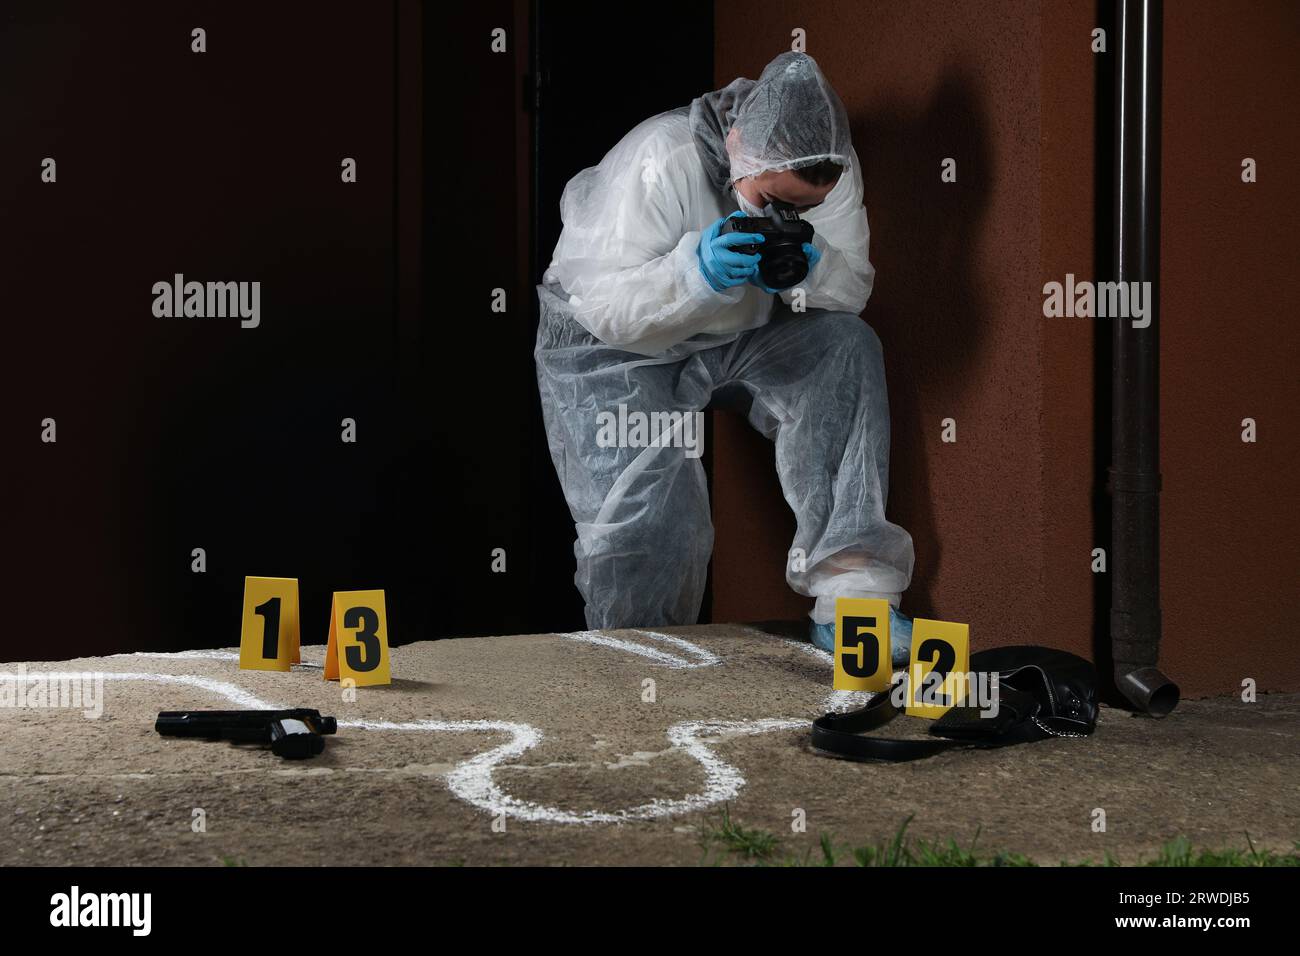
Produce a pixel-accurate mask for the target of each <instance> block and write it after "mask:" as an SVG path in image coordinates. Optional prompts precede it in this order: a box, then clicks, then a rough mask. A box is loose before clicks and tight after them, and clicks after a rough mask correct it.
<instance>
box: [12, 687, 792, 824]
mask: <svg viewBox="0 0 1300 956" xmlns="http://www.w3.org/2000/svg"><path fill="white" fill-rule="evenodd" d="M71 676H79V675H72V674H60V673H41V674H11V673H3V672H0V680H12V681H15V682H21V683H30V682H33V681H39V680H58V679H60V678H62V677H71ZM102 676H103V678H104V679H105V680H113V681H129V680H139V681H148V682H152V683H159V684H180V685H184V686H189V687H195V688H198V689H200V690H204V691H207V692H209V693H212V694H216V695H218V696H221V697H224V698H226V699H227V700H229V701H230V702H232V703H234V704H238V705H240V706H241V707H245V708H248V709H250V710H276V709H278V708H277V707H276V705H274V704H271V703H268V702H267V701H264V700H262V699H261V698H259V697H257V696H256V695H254V694H251V693H249V692H248V691H246V690H244V689H243V688H241V687H238V686H236V685H234V684H231V683H228V682H226V681H220V680H214V679H212V678H208V677H198V676H195V675H192V674H152V673H141V672H134V671H107V672H103V675H102ZM806 724H807V721H806V720H779V719H771V718H769V719H763V720H731V721H685V722H682V723H678V724H674V725H673V726H671V727H669V728H668V740H669V743H670V745H671V747H672V748H673V749H681V750H683V751H685V753H686V754H687V755H689V756H690V757H692V758H694V759H695V760H696V761H697V762H698V763H699V764H700V765H701V766H702V767H703V768H704V775H705V787H704V790H703V792H701V793H698V794H689V795H687V796H685V797H682V798H680V799H677V800H659V799H655V800H651V801H650V802H649V803H644V804H639V805H637V806H634V807H629V808H627V809H623V810H617V811H600V810H583V811H570V810H563V809H560V808H559V807H547V806H543V805H541V804H538V803H534V802H532V801H528V800H520V799H518V798H517V797H513V796H511V795H510V794H508V793H506V792H505V791H503V790H502V789H501V788H500V787H498V786H497V784H496V781H495V780H494V779H493V774H494V772H495V770H496V768H497V767H498V766H500V765H501V764H502V763H504V762H505V761H507V760H512V759H517V758H518V757H520V756H522V755H523V754H524V753H526V752H527V751H529V750H531V749H532V748H534V747H536V746H537V745H538V744H540V743H541V742H542V733H541V731H539V730H538V729H537V728H536V727H533V726H532V725H531V724H525V723H516V722H512V721H493V720H413V721H403V722H394V721H386V720H343V721H339V726H340V727H351V728H356V729H358V730H407V731H410V730H414V731H428V732H451V733H464V732H473V731H491V732H498V733H507V734H509V735H510V740H509V741H508V742H506V743H505V744H502V745H501V746H499V747H495V748H493V749H491V750H488V751H485V752H484V753H481V754H478V755H476V756H474V757H471V758H470V759H468V760H465V761H462V762H461V763H459V764H457V765H456V766H455V767H453V768H452V770H451V771H450V772H449V773H448V774H447V786H448V789H449V790H450V791H451V792H452V794H454V795H455V796H456V797H458V798H459V799H461V800H464V801H465V802H466V803H469V804H471V805H473V806H475V807H478V808H480V809H482V810H485V811H487V812H488V813H490V814H492V815H493V816H497V815H501V814H504V815H506V816H508V817H513V818H514V819H517V820H526V821H534V822H549V823H578V824H591V823H624V822H629V821H632V820H652V819H656V818H660V817H669V816H675V815H678V814H682V813H691V812H696V811H699V810H703V809H705V808H706V807H709V806H712V805H713V804H716V803H719V802H721V801H724V800H730V799H732V798H734V797H735V796H736V795H737V794H739V792H740V788H741V787H743V786H744V784H745V778H744V777H743V776H742V775H741V773H740V771H739V770H738V769H736V768H735V767H734V766H732V765H731V764H729V763H727V762H726V761H725V760H723V759H722V758H720V757H719V756H718V755H717V754H715V753H714V752H713V751H712V750H711V749H710V747H709V743H708V742H706V741H705V740H702V739H701V737H702V736H722V737H733V736H742V735H753V734H761V733H768V732H770V731H775V730H792V729H794V728H797V727H803V726H806Z"/></svg>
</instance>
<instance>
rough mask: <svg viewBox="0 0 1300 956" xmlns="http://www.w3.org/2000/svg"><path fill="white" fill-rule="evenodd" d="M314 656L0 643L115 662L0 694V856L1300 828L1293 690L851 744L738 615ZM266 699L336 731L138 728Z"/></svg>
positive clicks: (1067, 851)
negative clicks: (385, 659) (986, 745)
mask: <svg viewBox="0 0 1300 956" xmlns="http://www.w3.org/2000/svg"><path fill="white" fill-rule="evenodd" d="M323 652H324V648H323V647H319V646H316V647H305V648H304V649H303V657H304V664H303V665H302V666H300V667H296V668H295V669H294V670H293V671H292V672H291V673H267V672H257V671H241V670H239V669H238V662H237V658H236V656H235V653H234V651H233V650H231V651H202V652H187V653H185V654H180V655H157V654H152V655H151V654H136V655H119V656H114V657H107V658H94V659H82V660H75V661H66V662H60V663H58V664H27V665H17V664H0V683H3V681H4V680H5V677H4V676H3V675H4V674H10V675H12V674H16V673H17V674H21V673H24V670H23V668H24V667H25V668H26V671H25V672H26V674H27V676H28V677H29V678H30V677H33V676H36V675H37V674H38V672H39V673H47V672H50V671H75V672H84V671H92V672H93V671H102V672H104V674H105V682H104V685H103V687H104V709H103V714H102V716H101V717H99V718H98V719H87V718H86V717H84V716H83V715H82V713H81V712H80V711H78V710H69V709H51V708H46V709H33V708H31V707H12V706H4V707H0V845H2V846H4V847H5V850H6V852H5V854H4V861H5V862H7V863H10V864H88V865H96V864H141V865H146V864H147V865H160V864H167V865H222V864H232V863H244V864H248V865H261V864H330V865H340V864H342V865H346V864H458V863H466V864H561V863H563V864H693V863H699V862H701V861H702V859H703V858H704V853H703V851H702V849H701V843H700V831H701V828H702V827H706V826H707V825H708V824H709V823H710V822H716V821H717V820H718V819H719V816H720V813H721V811H722V809H723V808H724V806H726V807H728V808H729V811H730V816H731V818H732V820H733V821H735V822H737V823H740V824H742V825H744V826H747V827H759V828H763V829H765V830H769V831H771V832H773V833H775V834H776V835H777V836H778V838H779V839H780V853H779V855H780V856H793V857H800V856H802V855H803V854H804V853H805V851H808V850H811V849H813V848H814V847H815V846H816V843H817V840H818V838H819V835H820V834H821V833H823V832H825V833H828V834H830V835H831V837H832V839H833V841H834V842H835V843H836V844H840V845H845V846H848V845H853V846H858V845H865V844H875V843H879V842H881V841H884V840H887V839H888V838H890V837H891V836H892V835H893V834H894V833H895V831H896V830H897V828H898V827H899V825H900V824H901V823H902V822H903V820H904V819H905V818H906V817H907V816H908V815H911V814H915V818H914V820H913V821H912V824H911V826H910V828H909V831H908V832H909V833H910V834H912V835H914V836H916V837H920V838H924V839H931V840H933V839H940V840H947V839H948V838H950V837H952V838H956V839H957V841H958V842H960V843H969V842H970V840H971V839H972V838H973V837H974V835H975V832H976V830H977V828H978V829H979V830H980V836H979V846H980V847H982V848H984V849H985V850H990V851H991V850H995V849H997V850H1006V851H1013V852H1018V853H1022V854H1025V855H1027V856H1029V857H1031V858H1033V859H1035V860H1037V861H1039V862H1042V863H1047V864H1051V863H1057V862H1059V861H1061V860H1062V859H1069V860H1081V859H1085V858H1090V859H1094V860H1096V859H1100V858H1101V857H1102V856H1103V854H1104V853H1105V852H1106V851H1110V852H1111V853H1113V854H1115V855H1116V856H1118V857H1119V859H1120V860H1121V861H1122V862H1134V861H1136V860H1137V859H1138V858H1139V856H1141V855H1147V856H1149V855H1151V854H1153V853H1154V852H1155V851H1156V849H1157V848H1158V847H1159V846H1160V845H1161V844H1162V843H1164V842H1165V841H1167V840H1169V839H1172V838H1174V837H1177V836H1184V837H1187V838H1188V839H1189V840H1191V841H1192V843H1193V844H1194V845H1196V846H1198V847H1209V848H1222V847H1229V846H1231V847H1244V846H1245V836H1244V834H1245V833H1246V832H1249V834H1250V837H1251V839H1252V840H1253V841H1254V842H1255V845H1256V846H1257V847H1259V848H1261V849H1265V848H1266V849H1272V850H1277V851H1290V850H1292V849H1293V843H1294V841H1295V840H1296V839H1297V838H1300V807H1298V806H1297V801H1296V785H1297V782H1300V757H1297V751H1298V750H1300V748H1298V747H1297V739H1296V737H1297V734H1296V728H1297V721H1296V716H1297V714H1298V713H1300V695H1264V696H1262V697H1261V698H1260V699H1259V701H1258V702H1257V703H1253V704H1246V703H1242V702H1240V701H1238V700H1236V699H1215V700H1202V701H1187V702H1184V703H1183V704H1181V705H1180V706H1179V708H1178V710H1176V711H1175V713H1174V714H1173V715H1172V716H1170V717H1169V718H1166V719H1164V720H1152V719H1149V718H1140V717H1134V716H1130V715H1129V714H1127V713H1125V712H1122V711H1118V710H1114V709H1105V710H1103V713H1102V717H1101V721H1100V724H1099V726H1098V729H1097V733H1096V735H1095V736H1093V737H1092V738H1089V739H1062V740H1051V741H1044V742H1041V743H1035V744H1030V745H1026V746H1021V747H1016V748H1009V749H1005V750H999V751H986V752H973V751H957V752H949V753H945V754H941V755H939V756H937V757H933V758H931V759H928V760H921V761H916V762H913V763H905V764H859V763H851V762H846V761H838V760H831V759H827V758H825V757H821V756H818V755H816V754H814V753H812V752H811V751H810V750H809V746H808V730H809V727H808V724H809V721H810V720H811V719H812V718H813V717H815V716H816V715H818V714H820V713H822V712H823V711H824V710H826V709H827V708H828V707H829V706H834V707H836V708H837V709H842V708H843V707H845V706H847V705H848V704H849V703H850V701H847V700H845V699H843V696H844V695H834V694H832V692H831V690H830V678H831V668H830V659H829V655H826V654H824V653H822V652H820V651H817V650H815V649H814V648H812V647H811V646H810V645H808V644H806V643H803V642H799V641H794V640H790V639H786V638H782V637H779V636H775V635H773V634H771V633H765V632H764V631H761V630H758V629H756V628H752V627H744V626H723V625H710V626H699V627H686V628H669V629H665V630H664V631H661V632H650V631H614V632H605V633H584V634H572V635H553V634H543V635H533V636H511V637H491V638H479V639H473V640H446V641H432V642H424V643H419V644H413V645H408V646H406V647H400V648H396V649H394V651H393V653H392V662H393V665H392V666H393V674H394V682H393V684H392V685H391V686H389V687H384V688H362V689H360V690H358V691H357V692H356V693H357V700H356V701H355V702H351V703H348V702H344V701H342V700H341V699H340V697H341V693H340V688H339V686H338V685H337V684H335V683H328V682H325V681H324V680H322V678H321V671H320V661H321V659H322V656H323ZM648 682H653V684H651V683H648ZM258 706H260V707H281V706H298V707H315V708H318V709H319V710H321V711H322V712H323V713H328V714H334V715H336V716H337V717H338V718H339V720H340V722H341V723H343V724H344V726H342V727H341V729H340V731H339V733H338V735H337V736H336V737H333V738H330V739H329V741H328V745H327V747H326V750H325V753H324V754H323V755H321V756H320V757H317V758H315V759H313V760H309V761H301V762H286V761H283V760H281V759H279V758H277V757H275V756H273V755H272V754H271V753H270V752H269V751H265V750H260V749H256V748H250V747H246V746H235V745H231V744H229V743H226V742H205V741H191V740H176V739H163V738H161V737H159V735H158V734H156V733H155V732H154V730H153V721H154V717H155V716H156V714H157V712H158V711H159V710H175V709H181V708H190V707H193V708H235V707H258ZM924 728H925V722H923V721H920V720H916V719H913V718H905V717H900V718H898V719H897V720H895V721H894V723H893V724H891V725H890V727H889V731H890V733H891V734H892V735H900V734H906V733H919V732H923V731H924ZM1098 808H1100V809H1102V810H1104V811H1105V821H1106V829H1105V832H1102V833H1099V832H1094V831H1093V828H1092V824H1093V820H1094V811H1095V810H1097V809H1098ZM799 810H802V811H803V813H804V815H805V817H806V821H807V826H806V832H803V833H796V832H793V831H792V827H791V823H792V820H794V819H795V817H796V816H797V811H799ZM199 823H201V824H202V826H199V825H198V824H199ZM196 830H199V831H201V832H196ZM710 859H713V857H712V856H711V857H710Z"/></svg>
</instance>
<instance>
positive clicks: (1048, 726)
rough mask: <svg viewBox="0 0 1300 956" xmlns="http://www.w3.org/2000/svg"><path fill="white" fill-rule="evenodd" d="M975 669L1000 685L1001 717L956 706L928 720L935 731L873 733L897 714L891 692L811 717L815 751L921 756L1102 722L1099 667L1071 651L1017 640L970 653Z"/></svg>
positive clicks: (1086, 731)
mask: <svg viewBox="0 0 1300 956" xmlns="http://www.w3.org/2000/svg"><path fill="white" fill-rule="evenodd" d="M970 670H971V671H972V672H974V673H985V672H987V673H988V674H989V675H990V680H993V679H996V680H997V684H998V711H997V714H996V716H985V715H984V714H983V712H982V711H981V710H980V709H979V708H978V707H972V706H957V707H953V708H951V709H950V710H949V711H948V712H947V713H946V714H944V715H943V716H942V717H940V718H939V719H938V720H936V721H934V722H933V723H932V724H931V725H930V734H931V735H932V736H933V737H934V738H936V739H933V740H925V739H894V738H888V737H871V736H866V735H865V734H864V732H865V731H868V730H874V729H875V728H877V727H882V726H884V725H885V724H887V723H889V721H891V720H893V719H894V717H896V716H897V715H898V713H899V711H898V709H897V708H895V707H894V704H893V701H892V700H891V699H890V694H889V693H888V692H883V693H879V694H877V695H876V696H874V697H873V698H872V699H871V701H870V702H869V703H868V704H867V705H866V706H865V707H863V708H861V709H860V710H854V711H850V712H848V713H844V714H826V715H825V716H822V717H818V718H817V719H816V720H814V721H813V730H812V746H813V750H814V751H816V752H817V753H821V754H825V755H827V756H830V757H840V758H843V759H845V760H890V761H900V760H916V759H917V758H920V757H929V756H931V755H933V754H936V753H939V752H940V751H943V750H950V749H952V748H954V747H981V748H990V747H1007V746H1010V745H1012V744H1019V743H1027V742H1029V741H1032V740H1043V739H1045V738H1047V737H1087V736H1089V735H1090V734H1091V733H1092V732H1093V730H1094V729H1095V728H1096V726H1097V672H1096V670H1095V669H1094V668H1093V666H1092V664H1090V663H1088V662H1087V661H1085V660H1084V659H1083V658H1082V657H1079V656H1077V655H1075V654H1071V653H1069V652H1068V651H1058V650H1056V649H1055V648H1051V647H1036V646H1033V645H1029V644H1020V645H1015V646H1012V647H995V648H991V649H989V650H986V651H977V652H976V653H974V654H972V655H971V658H970Z"/></svg>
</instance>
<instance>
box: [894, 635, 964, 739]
mask: <svg viewBox="0 0 1300 956" xmlns="http://www.w3.org/2000/svg"><path fill="white" fill-rule="evenodd" d="M969 671H970V625H969V624H954V623H953V622H952V621H929V620H926V619H925V618H923V617H918V618H914V619H913V620H912V659H911V660H910V661H908V663H907V680H908V684H907V707H906V708H905V711H906V713H907V715H908V716H909V717H925V718H927V719H929V720H934V719H937V718H939V717H942V716H943V715H944V714H946V713H947V712H948V711H949V710H950V709H952V708H953V707H955V706H956V705H957V704H960V703H961V701H962V698H963V697H964V696H965V689H966V674H967V673H968V672H969ZM936 672H937V673H938V674H941V675H943V676H942V678H941V679H940V678H936V679H934V680H927V678H928V677H929V676H930V675H931V674H935V673H936ZM940 680H941V681H942V683H940Z"/></svg>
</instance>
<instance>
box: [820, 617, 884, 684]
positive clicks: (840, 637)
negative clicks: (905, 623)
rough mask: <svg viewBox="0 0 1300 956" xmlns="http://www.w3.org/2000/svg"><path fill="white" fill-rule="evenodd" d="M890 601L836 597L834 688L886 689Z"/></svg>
mask: <svg viewBox="0 0 1300 956" xmlns="http://www.w3.org/2000/svg"><path fill="white" fill-rule="evenodd" d="M892 677H893V668H891V667H890V666H889V602H888V601H886V600H884V599H883V598H836V599H835V681H834V684H833V686H834V688H835V689H836V690H889V684H890V679H891V678H892Z"/></svg>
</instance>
